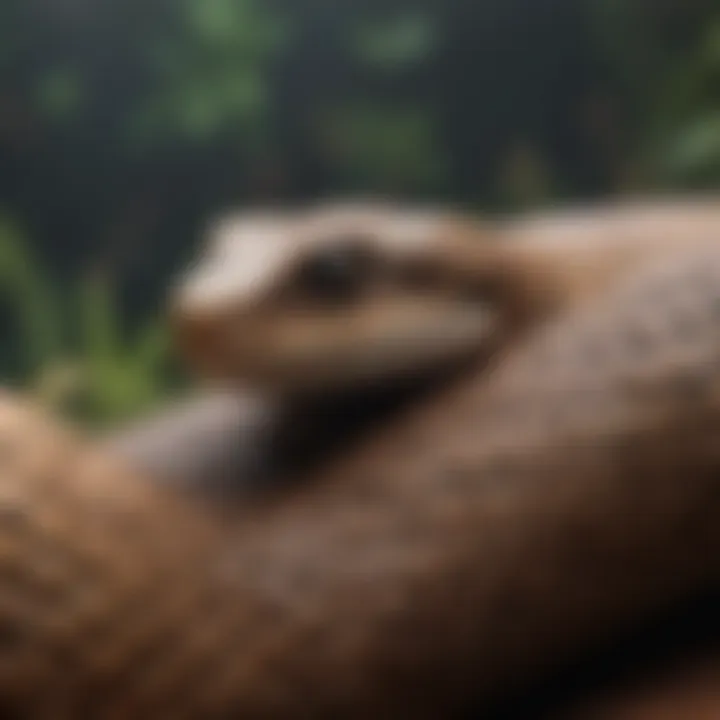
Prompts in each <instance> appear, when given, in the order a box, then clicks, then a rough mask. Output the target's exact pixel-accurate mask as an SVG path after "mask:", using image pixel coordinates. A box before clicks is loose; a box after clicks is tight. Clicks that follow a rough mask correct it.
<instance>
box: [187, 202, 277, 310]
mask: <svg viewBox="0 0 720 720" xmlns="http://www.w3.org/2000/svg"><path fill="white" fill-rule="evenodd" d="M290 235H291V233H290V229H289V227H288V221H287V220H286V219H285V218H282V217H278V216H273V215H266V216H261V215H257V216H248V217H244V216H231V217H227V218H223V219H221V220H220V221H218V222H217V223H215V225H214V227H212V228H211V229H210V232H209V238H208V240H209V242H208V246H207V248H206V251H205V252H204V253H203V254H202V256H201V257H200V258H199V261H198V263H197V264H196V266H195V267H194V268H193V269H191V271H190V272H189V273H187V274H186V275H185V276H184V277H182V278H181V279H180V283H179V284H178V286H177V289H176V297H177V298H178V299H179V300H180V301H181V302H182V304H183V307H186V308H190V309H192V310H193V311H197V312H206V311H212V310H213V309H215V308H223V307H226V306H227V305H228V303H243V302H245V301H247V300H249V299H251V298H253V297H255V296H256V295H258V294H259V293H260V292H261V291H262V289H263V288H265V287H266V286H267V285H268V284H269V283H272V281H273V280H274V279H275V278H276V277H277V275H278V274H279V273H280V272H281V270H282V268H283V267H284V265H285V264H286V263H287V262H288V261H289V259H290V250H291V248H290V247H289V240H290V237H289V236H290Z"/></svg>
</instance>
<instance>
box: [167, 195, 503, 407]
mask: <svg viewBox="0 0 720 720" xmlns="http://www.w3.org/2000/svg"><path fill="white" fill-rule="evenodd" d="M478 232H479V228H478V227H476V226H475V225H474V224H471V223H470V221H465V220H462V219H460V218H459V217H457V216H454V215H451V214H449V213H446V212H441V211H435V210H425V209H418V208H416V209H408V208H399V207H393V206H390V205H383V204H379V203H367V204H355V205H349V204H346V205H329V204H326V205H323V206H321V207H319V208H316V209H311V210H304V211H296V212H288V213H267V214H262V213H255V214H253V213H246V214H239V215H233V216H226V217H223V218H222V219H221V220H219V221H217V222H216V223H215V224H214V225H213V226H212V227H211V229H210V231H209V233H208V238H207V243H206V245H205V248H204V251H203V252H202V253H201V255H200V256H199V258H198V260H197V262H196V263H195V264H194V266H193V267H191V268H190V269H189V271H188V272H187V273H186V274H185V275H184V276H183V277H181V278H180V281H179V282H178V284H177V285H176V287H175V288H174V289H173V293H172V298H171V303H170V306H171V315H172V325H173V328H174V331H175V336H176V338H177V345H178V347H179V348H180V352H181V354H182V355H183V356H184V358H185V359H186V361H187V362H188V364H189V366H190V367H191V369H192V370H193V371H194V372H196V373H197V374H199V375H200V376H201V377H204V378H206V379H209V380H214V381H222V382H224V383H227V382H231V383H242V384H244V385H247V384H250V385H254V386H258V387H262V388H264V389H270V390H275V391H279V392H284V393H285V392H289V393H293V392H311V393H314V392H321V393H322V392H323V391H326V390H327V391H330V390H332V391H335V390H337V389H348V388H358V387H362V385H363V384H376V383H378V382H383V381H386V380H397V379H398V378H400V377H403V376H408V375H414V374H418V373H426V372H428V371H430V370H434V369H435V368H438V367H439V366H441V365H442V364H443V363H446V362H451V361H455V360H457V359H460V358H462V357H463V356H467V355H470V354H472V353H474V352H477V351H478V350H481V349H482V348H483V346H484V345H485V344H486V343H487V342H488V340H489V338H490V337H491V336H492V335H493V333H494V331H495V327H496V323H497V313H496V308H495V307H494V306H493V303H492V301H491V300H492V299H491V298H488V297H486V296H485V295H483V293H482V292H466V291H465V290H466V288H462V287H461V286H460V285H458V284H457V283H455V282H454V281H453V280H452V279H451V278H450V276H449V275H448V274H447V273H443V272H436V270H438V269H439V268H440V267H441V265H440V264H438V263H437V257H438V254H440V255H441V254H442V253H441V252H440V253H439V249H440V248H443V247H449V246H450V245H451V244H454V243H456V242H457V238H458V236H459V235H460V234H463V233H465V234H468V233H469V234H477V233H478Z"/></svg>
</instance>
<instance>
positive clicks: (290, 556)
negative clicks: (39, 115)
mask: <svg viewBox="0 0 720 720" xmlns="http://www.w3.org/2000/svg"><path fill="white" fill-rule="evenodd" d="M651 265H652V267H648V268H647V270H646V271H645V272H638V273H637V275H636V276H635V277H634V278H633V279H632V280H628V281H627V283H625V284H623V283H621V284H620V286H619V287H617V288H616V289H614V290H613V291H612V292H608V294H607V295H605V296H604V297H603V298H602V299H599V300H598V302H597V303H589V304H588V305H587V306H585V307H583V308H582V309H579V310H577V311H575V312H572V313H568V314H567V315H566V316H564V317H562V318H559V319H557V320H556V321H553V322H552V323H551V324H550V325H549V326H547V327H544V328H542V329H541V330H538V332H537V334H535V335H533V336H531V337H529V338H527V339H526V340H525V341H524V342H523V343H522V344H521V345H520V346H518V347H517V348H515V349H514V350H513V351H512V353H511V354H509V355H508V356H507V357H506V358H503V359H502V362H499V363H498V364H497V367H496V369H495V371H494V372H492V373H490V374H489V376H488V375H487V374H486V373H481V374H479V375H478V376H477V377H475V378H474V379H466V380H464V381H462V382H461V383H460V384H459V385H458V387H455V388H451V389H448V391H447V393H446V394H445V396H444V397H442V398H438V399H436V400H433V401H432V402H431V403H430V404H429V405H428V407H426V408H424V409H421V410H419V411H416V412H414V413H413V414H412V416H411V417H409V418H407V420H406V421H404V422H399V423H397V424H396V425H395V426H394V427H392V428H388V429H387V431H386V432H383V433H381V434H380V436H379V437H376V438H374V439H373V440H372V441H371V442H370V443H369V446H367V447H364V448H361V449H360V451H359V452H358V453H357V454H355V455H353V456H352V457H347V458H345V459H343V460H342V461H341V462H338V463H336V464H335V465H334V466H333V467H331V468H329V469H328V470H327V471H326V472H325V473H323V474H322V476H321V477H319V478H316V479H315V482H314V483H308V484H307V485H304V486H301V487H298V488H297V489H296V490H295V491H294V492H293V493H283V494H282V495H281V496H278V497H276V498H274V499H268V500H266V501H265V502H264V503H261V504H258V505H254V506H246V508H245V509H244V510H233V509H228V511H227V514H225V515H223V516H222V517H220V516H219V515H217V514H214V513H213V511H211V510H208V509H207V508H201V507H200V506H198V505H195V504H193V503H192V502H190V501H187V499H183V497H182V496H180V495H175V494H173V493H172V492H170V491H169V490H168V489H167V488H162V487H159V486H153V485H151V484H148V483H146V482H144V481H143V479H142V478H140V477H134V476H132V474H130V473H128V472H126V471H125V470H123V469H122V468H121V467H119V466H116V465H114V464H113V463H112V462H111V461H110V460H109V459H108V458H107V457H103V456H102V455H101V454H99V453H98V452H96V451H94V450H92V449H90V448H88V447H86V446H84V445H83V443H82V442H81V441H78V440H76V439H73V438H72V437H70V436H69V435H68V434H66V433H65V432H63V431H60V430H59V429H58V428H57V426H56V424H55V423H53V422H52V421H48V420H46V419H43V418H42V417H40V416H38V415H37V414H35V413H33V412H31V411H30V410H28V409H27V408H26V407H25V406H24V405H23V404H22V403H18V402H16V401H13V400H12V398H5V400H4V402H3V404H2V407H1V408H0V409H1V413H0V438H1V441H2V442H1V443H0V444H1V445H2V459H1V460H0V462H1V463H2V466H1V469H0V475H1V482H0V493H1V496H2V515H1V516H0V548H1V550H0V627H1V628H2V644H1V645H0V698H2V703H3V706H4V707H2V710H4V711H5V712H6V714H10V713H15V716H18V715H19V716H22V717H33V718H41V719H42V718H46V717H47V718H65V717H69V718H79V717H83V718H125V717H127V718H130V717H133V718H137V717H148V718H149V717H152V718H215V717H218V718H219V717H223V718H224V717H231V716H237V717H243V718H268V717H273V718H291V717H292V718H296V717H313V718H323V717H327V718H335V717H345V718H368V717H377V716H379V717H418V718H424V717H427V718H434V717H441V716H445V715H446V714H449V713H451V712H452V711H453V710H454V709H457V708H459V707H467V706H468V704H469V703H470V702H471V701H474V702H476V703H477V704H478V705H479V706H480V707H482V704H483V702H487V701H489V700H490V699H491V698H492V697H493V696H494V694H495V693H498V692H501V691H503V690H506V689H508V688H509V687H511V686H512V684H513V683H514V682H518V681H519V680H521V679H522V677H523V676H524V675H525V674H526V673H528V674H530V673H537V672H538V671H539V670H540V669H541V668H544V667H546V666H548V665H552V664H553V663H556V662H561V661H562V660H563V659H567V658H570V657H572V656H573V655H574V653H577V652H580V651H584V650H586V649H587V648H589V647H591V646H593V645H594V644H595V643H596V642H599V641H600V640H601V639H603V638H604V637H606V636H607V634H608V633H611V632H616V631H619V630H620V629H622V628H625V627H629V626H630V625H631V624H632V623H633V622H634V621H636V620H637V619H638V618H639V617H646V616H647V615H648V614H652V613H653V612H654V611H657V610H659V609H660V608H662V607H663V606H665V605H667V604H670V603H672V602H674V601H676V600H678V599H679V598H681V597H684V596H686V595H688V594H689V593H691V592H693V591H694V590H696V589H697V588H699V587H701V586H704V585H707V584H708V583H714V582H715V581H717V579H718V576H719V575H720V572H719V571H720V567H719V566H718V562H717V557H718V553H720V525H719V524H718V523H717V510H716V507H717V502H718V499H720V479H718V476H717V472H716V469H717V467H718V463H720V446H718V444H717V441H716V440H717V436H718V431H719V430H720V402H719V401H718V399H719V398H718V390H719V389H720V384H719V381H720V375H719V374H718V364H717V362H718V359H719V358H720V331H719V328H720V320H719V311H718V307H719V306H720V249H714V248H709V247H705V248H696V249H695V250H691V249H689V248H688V249H686V251H684V252H683V253H682V254H679V255H675V254H673V253H670V254H667V255H666V256H664V257H663V258H661V259H659V260H658V261H657V266H655V264H654V263H652V264H651Z"/></svg>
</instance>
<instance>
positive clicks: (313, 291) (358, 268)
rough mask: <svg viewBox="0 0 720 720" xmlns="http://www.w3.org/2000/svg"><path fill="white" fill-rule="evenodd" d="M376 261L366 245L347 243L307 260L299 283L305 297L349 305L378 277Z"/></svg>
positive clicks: (299, 276)
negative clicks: (343, 302) (375, 275)
mask: <svg viewBox="0 0 720 720" xmlns="http://www.w3.org/2000/svg"><path fill="white" fill-rule="evenodd" d="M375 266H376V264H375V257H374V255H373V253H372V250H371V248H369V247H368V246H367V244H366V243H365V242H362V241H359V240H354V239H348V240H344V241H342V242H341V243H335V244H333V245H332V246H328V247H326V248H322V249H320V250H319V251H317V252H315V253H314V254H313V255H311V256H310V257H308V258H306V259H305V260H304V261H303V262H302V264H301V265H300V267H299V268H298V271H297V276H296V281H297V284H298V286H299V288H300V289H301V291H302V292H303V294H304V295H306V296H308V297H311V298H313V299H318V300H323V301H347V300H353V299H355V298H356V297H357V296H358V295H360V294H361V293H362V292H363V291H364V290H365V288H366V287H367V286H368V284H369V283H370V281H371V280H372V278H373V276H374V273H375Z"/></svg>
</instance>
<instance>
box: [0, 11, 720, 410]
mask: <svg viewBox="0 0 720 720" xmlns="http://www.w3.org/2000/svg"><path fill="white" fill-rule="evenodd" d="M718 88H720V6H718V4H717V1H716V0H694V2H687V1H686V0H542V2H539V1H537V0H487V1H486V2H482V3H468V2H466V1H465V0H415V1H414V2H412V3H411V2H409V1H408V0H384V2H379V1H378V0H363V2H360V1H359V0H333V1H332V2H328V1H324V0H265V1H263V2H261V1H260V0H173V2H169V1H168V0H154V1H152V2H148V1H147V0H122V2H121V1H120V0H102V1H101V2H96V3H87V2H84V0H63V2H60V3H59V2H56V1H55V0H4V1H3V2H2V3H0V207H4V208H5V209H6V212H5V213H4V214H3V215H2V225H1V226H0V298H1V301H0V317H1V318H3V326H2V327H0V343H2V344H1V345H0V380H2V381H3V382H15V383H20V384H22V385H23V386H25V387H29V388H31V389H34V390H35V391H36V392H40V393H44V394H45V395H46V396H47V397H48V398H50V399H51V400H52V401H53V402H56V401H57V402H59V403H60V404H61V405H62V406H63V407H69V408H70V409H71V410H72V411H73V412H76V413H77V414H78V415H80V416H82V417H84V418H86V419H88V420H89V421H93V422H115V421H116V420H118V419H120V418H124V417H127V416H128V415H132V414H133V413H135V412H138V411H139V410H140V409H143V408H146V407H150V406H151V405H152V404H154V403H156V402H158V401H160V400H161V399H162V398H163V397H164V396H165V395H166V394H167V393H168V392H171V391H172V389H173V388H174V387H175V384H174V383H175V380H173V379H172V378H173V377H174V376H173V373H172V371H171V369H170V360H171V353H169V352H168V339H167V337H166V330H165V328H164V325H163V320H162V311H161V310H160V309H158V308H161V306H162V297H163V288H164V287H165V286H166V283H167V281H168V278H169V277H171V276H172V274H173V273H175V272H177V270H178V268H179V267H180V266H181V265H182V264H183V263H184V262H186V260H187V258H188V257H189V256H190V255H191V254H192V252H193V251H194V250H193V249H194V247H195V245H196V243H197V238H198V235H199V233H200V230H201V229H202V227H203V225H204V223H205V221H206V219H207V218H208V217H209V216H212V215H213V214H215V213H216V212H219V211H221V210H223V209H225V208H226V207H227V206H229V205H240V204H251V203H259V202H261V203H272V202H281V203H282V202H288V201H297V200H304V199H307V198H315V197H319V196H324V195H332V194H336V193H353V192H368V191H369V192H373V193H384V194H390V195H393V196H399V197H408V198H427V197H431V198H434V199H444V200H449V201H452V202H453V203H456V204H459V205H467V206H469V207H472V208H482V209H486V208H487V209H491V208H494V207H512V208H522V207H526V206H530V205H537V204H542V203H547V202H551V201H554V200H557V199H566V198H574V197H583V196H592V195H595V196H596V195H612V194H617V193H622V192H626V191H629V190H632V191H640V192H644V191H650V190H653V189H657V188H700V187H715V188H716V187H717V186H718V181H720V91H719V90H718ZM9 218H14V220H15V222H16V224H15V225H14V224H13V223H11V221H10V220H9ZM98 268H102V270H98ZM78 278H79V281H78ZM121 309H122V310H121ZM148 318H156V319H153V320H150V321H149V320H148Z"/></svg>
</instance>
